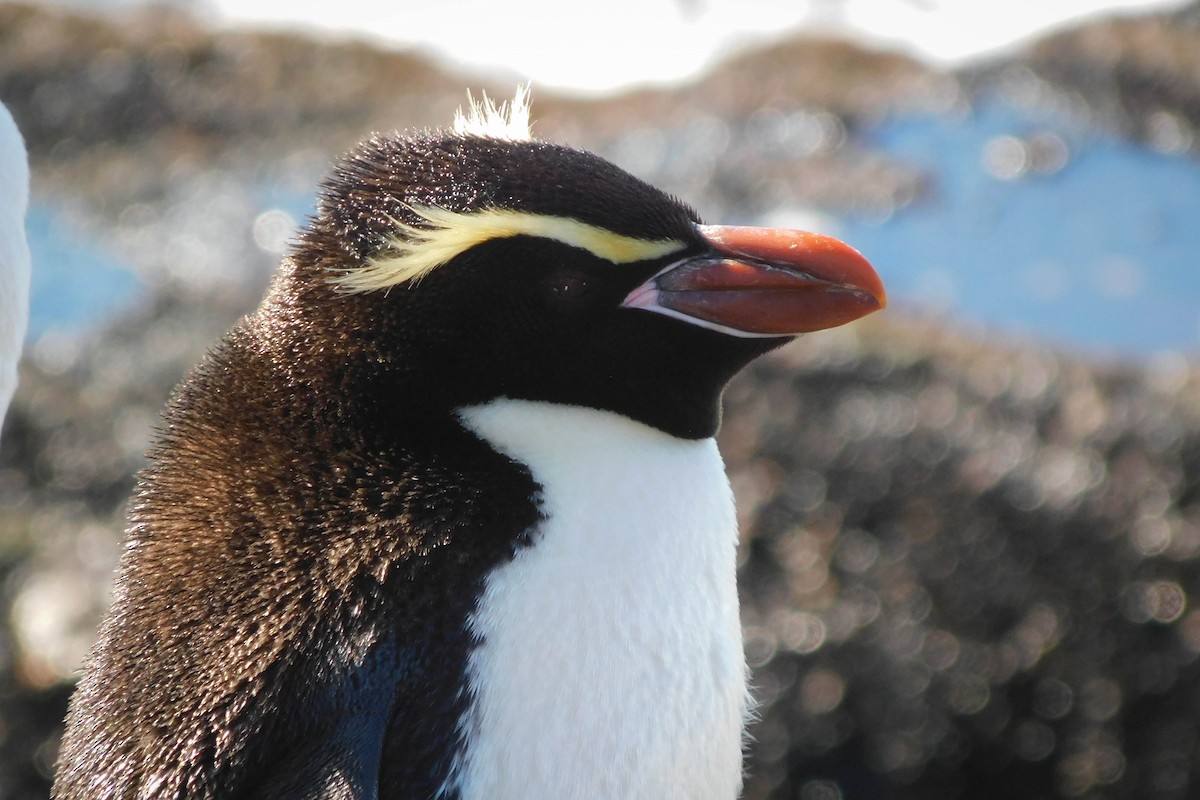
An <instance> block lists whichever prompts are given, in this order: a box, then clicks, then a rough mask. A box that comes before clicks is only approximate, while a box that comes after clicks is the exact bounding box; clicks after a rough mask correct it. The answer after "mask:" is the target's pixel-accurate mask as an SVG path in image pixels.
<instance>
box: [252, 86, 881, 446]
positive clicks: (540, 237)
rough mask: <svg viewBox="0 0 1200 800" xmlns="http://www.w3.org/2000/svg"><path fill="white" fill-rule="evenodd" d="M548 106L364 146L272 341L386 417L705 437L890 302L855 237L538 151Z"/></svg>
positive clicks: (293, 259) (285, 273)
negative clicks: (755, 372) (502, 416)
mask: <svg viewBox="0 0 1200 800" xmlns="http://www.w3.org/2000/svg"><path fill="white" fill-rule="evenodd" d="M526 113H527V109H526V106H525V105H524V103H523V102H522V97H521V94H520V93H518V98H517V100H516V101H515V102H514V106H513V108H512V109H511V110H507V109H502V110H498V109H496V108H494V107H493V106H491V104H490V103H488V104H486V105H485V106H483V107H476V108H475V109H474V110H473V112H472V114H471V115H470V116H467V117H460V119H459V120H458V121H457V123H456V127H455V130H453V131H449V132H432V133H422V134H418V135H412V136H374V137H372V138H370V139H368V140H366V141H365V142H363V143H362V144H360V145H359V147H358V148H357V149H356V150H355V151H353V152H352V153H350V154H349V155H348V156H346V157H345V158H344V159H343V160H342V161H341V162H340V163H339V164H338V165H337V166H336V167H335V169H334V171H333V173H332V175H331V176H330V177H329V178H328V179H327V180H326V182H325V184H324V186H323V190H322V193H321V196H320V201H319V205H318V211H317V213H316V215H315V217H314V219H313V220H312V221H311V223H310V225H309V227H308V229H307V230H306V231H305V232H303V233H302V234H301V236H300V238H299V240H298V242H297V244H296V246H295V248H294V250H293V252H292V254H291V255H290V256H289V257H288V259H287V260H286V261H285V264H284V268H283V269H282V270H281V274H280V277H279V278H278V279H277V281H276V283H275V285H274V287H273V289H272V291H271V292H269V293H268V297H267V299H266V301H265V302H264V307H263V310H264V311H265V312H268V313H263V312H262V311H260V314H259V320H260V326H259V327H260V329H261V330H263V331H265V333H266V335H268V336H273V337H287V338H289V339H290V343H289V351H290V352H291V353H292V354H293V356H297V357H300V358H303V359H305V360H306V361H307V362H308V363H310V364H311V366H312V368H313V369H316V370H317V371H318V372H319V373H320V374H321V375H322V376H323V378H324V380H326V381H328V380H333V381H335V382H336V383H337V384H338V385H339V387H340V389H341V390H342V391H341V392H340V395H339V396H340V397H342V398H343V400H342V402H345V403H355V404H358V405H360V406H361V407H362V409H364V410H365V411H366V412H368V413H371V414H373V415H376V416H386V415H388V414H396V413H399V412H401V411H403V412H404V413H406V414H411V413H429V412H434V411H438V410H453V409H457V408H461V407H465V406H470V405H476V404H480V403H485V402H487V401H489V400H492V399H496V398H500V397H510V398H517V399H529V400H544V401H549V402H556V403H567V404H574V405H582V406H588V407H595V408H599V409H604V410H609V411H613V412H616V413H619V414H623V415H626V416H629V417H632V418H634V419H636V420H639V421H641V422H644V423H646V424H648V425H651V426H653V427H656V428H659V429H660V430H663V431H665V432H667V433H669V434H672V435H675V436H680V437H685V438H700V437H705V436H711V435H712V434H713V433H715V431H716V429H717V427H718V425H719V420H720V396H721V392H722V390H723V388H724V386H725V384H726V383H727V382H728V380H729V379H730V378H731V377H732V376H733V375H734V374H735V373H736V372H737V371H738V370H739V369H741V368H742V367H743V366H745V365H746V364H747V363H748V362H750V361H751V360H753V359H754V358H756V357H757V356H759V355H762V354H763V353H765V352H767V351H769V350H771V349H773V348H775V347H778V346H780V345H781V344H784V343H785V342H787V341H789V340H790V339H792V338H793V337H794V336H796V335H798V334H800V333H804V332H807V331H812V330H818V329H821V328H828V327H832V326H835V325H840V324H842V323H845V322H849V321H851V320H853V319H856V318H858V317H860V316H863V315H864V314H867V313H870V312H872V311H875V310H877V309H879V308H881V307H882V306H883V305H884V303H885V297H884V291H883V287H882V284H881V283H880V281H879V278H878V276H877V275H876V274H875V272H874V270H872V269H871V267H870V266H869V265H868V264H867V262H866V261H865V260H864V259H863V258H862V257H861V256H860V255H858V254H857V253H856V252H854V251H853V250H851V249H850V248H849V247H847V246H846V245H843V244H841V243H840V242H837V241H836V240H833V239H829V238H828V237H822V236H818V235H816V234H809V233H803V232H798V231H779V230H771V229H759V228H732V227H720V226H707V225H704V224H702V223H701V221H700V219H699V218H698V216H697V214H696V213H695V212H694V211H693V210H692V209H691V208H689V207H688V206H687V205H685V204H683V203H682V202H680V201H679V200H677V199H675V198H673V197H671V196H669V195H667V194H665V193H663V192H661V191H659V190H658V189H656V188H654V187H652V186H650V185H648V184H646V183H644V182H643V181H641V180H639V179H637V178H635V177H634V176H632V175H630V174H629V173H627V172H625V171H623V170H622V169H620V168H618V167H617V166H615V165H613V164H611V163H609V162H607V161H605V160H604V159H602V158H599V157H597V156H595V155H593V154H591V153H587V152H584V151H581V150H576V149H572V148H570V147H565V146H562V145H558V144H552V143H549V142H544V141H537V140H533V139H532V138H530V137H529V136H528V133H527V127H525V125H524V124H523V119H524V118H525V116H524V115H525V114H526ZM267 320H269V321H270V324H266V321H267ZM301 371H302V370H301Z"/></svg>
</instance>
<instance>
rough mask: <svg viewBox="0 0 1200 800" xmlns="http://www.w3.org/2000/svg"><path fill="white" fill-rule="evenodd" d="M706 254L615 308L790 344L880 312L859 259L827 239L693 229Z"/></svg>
mask: <svg viewBox="0 0 1200 800" xmlns="http://www.w3.org/2000/svg"><path fill="white" fill-rule="evenodd" d="M696 228H697V230H698V231H699V233H700V236H701V237H702V238H703V239H704V241H705V242H707V244H708V250H707V251H705V252H702V253H700V254H698V255H695V256H691V257H689V258H686V259H684V260H682V261H678V262H676V263H674V264H672V265H670V266H669V267H667V268H666V269H664V270H662V271H661V272H659V273H658V274H657V275H655V276H654V277H653V278H651V279H650V280H648V281H646V282H645V283H643V284H642V285H641V286H639V287H637V288H636V289H634V290H633V291H632V292H630V293H629V295H628V296H627V297H626V298H625V300H624V302H623V303H622V304H621V305H622V306H623V307H625V308H641V309H645V310H646V311H654V312H657V313H659V314H665V315H667V316H670V317H675V318H677V319H681V320H683V321H685V322H690V323H692V324H694V325H699V326H701V327H704V328H709V329H712V330H716V331H720V332H721V333H727V334H731V335H733V336H741V337H748V338H758V337H776V336H795V335H797V334H800V333H808V332H809V331H819V330H823V329H825V328H833V327H836V326H838V325H844V324H845V323H847V322H852V321H853V320H856V319H858V318H859V317H863V316H866V315H867V314H870V313H872V312H874V311H878V310H880V309H881V308H883V307H884V306H886V305H887V294H886V292H885V291H884V288H883V281H881V280H880V279H879V275H878V274H877V273H876V272H875V270H874V269H873V268H872V267H871V265H870V264H869V263H867V260H866V259H865V258H863V257H862V255H861V254H859V252H858V251H857V250H855V249H854V248H852V247H850V246H849V245H846V244H843V243H842V242H840V241H838V240H837V239H833V238H831V237H829V236H821V235H820V234H816V233H808V232H807V231H791V230H778V229H775V228H742V227H729V226H722V225H698V226H696Z"/></svg>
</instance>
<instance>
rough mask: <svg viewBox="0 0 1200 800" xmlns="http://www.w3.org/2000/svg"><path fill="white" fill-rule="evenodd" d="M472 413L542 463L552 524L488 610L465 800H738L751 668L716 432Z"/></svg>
mask: <svg viewBox="0 0 1200 800" xmlns="http://www.w3.org/2000/svg"><path fill="white" fill-rule="evenodd" d="M462 418H463V420H464V422H465V423H466V424H467V425H468V426H469V427H470V428H472V429H473V430H475V431H476V432H477V433H478V434H479V435H481V436H482V437H483V438H485V439H486V440H488V441H489V442H490V443H492V444H493V446H495V447H496V448H497V449H499V450H500V451H502V452H504V453H505V454H507V455H509V456H510V457H512V458H514V459H516V460H518V461H520V462H522V463H524V464H526V465H527V466H528V467H529V469H530V470H531V472H532V473H533V477H534V478H535V479H536V480H537V481H538V482H539V483H540V484H541V486H542V487H543V494H542V501H543V511H544V513H545V515H546V519H545V521H544V522H543V523H542V524H541V525H540V526H539V528H538V530H537V532H536V536H535V540H534V544H533V545H532V546H530V547H526V548H523V549H522V550H520V551H519V552H518V553H517V555H516V557H515V558H514V560H513V561H512V562H511V563H509V564H507V565H505V566H503V567H500V568H498V569H497V570H496V571H495V572H493V573H492V574H491V575H489V576H488V579H487V583H486V588H485V590H484V593H483V596H482V598H481V600H480V603H479V607H478V611H477V613H476V614H475V616H474V617H473V618H472V620H471V624H472V626H473V630H474V632H475V633H476V634H477V635H478V636H479V638H480V641H481V646H480V647H479V648H478V649H477V650H476V651H475V652H474V653H473V655H472V656H471V658H470V661H469V664H468V678H469V685H470V687H471V693H472V706H471V709H470V711H469V713H468V714H467V717H466V718H465V719H464V720H463V723H462V733H463V737H464V743H465V748H464V755H463V756H462V758H461V759H460V761H459V763H458V764H456V771H455V774H454V775H453V776H452V777H451V780H450V782H449V786H457V787H458V788H459V789H460V790H461V793H462V796H463V798H464V800H483V798H488V800H503V798H523V799H528V798H535V799H536V798H555V800H571V798H579V800H584V798H586V799H587V800H602V799H604V798H613V799H614V800H616V799H617V798H620V800H638V798H645V800H670V799H671V798H681V800H682V798H687V800H705V799H706V798H711V799H712V800H733V798H735V797H736V796H737V794H738V791H739V789H740V787H741V773H742V729H743V723H744V717H745V715H746V709H747V700H746V673H745V663H744V659H743V656H742V639H741V629H740V626H739V621H738V602H737V587H736V583H735V575H734V569H735V546H736V522H735V517H734V510H733V499H732V495H731V493H730V489H729V482H728V480H727V478H726V476H725V470H724V465H723V464H722V462H721V457H720V454H719V453H718V452H717V448H716V443H715V442H714V441H713V440H711V439H707V440H702V441H684V440H680V439H676V438H674V437H671V436H667V435H666V434H663V433H661V432H659V431H657V430H654V429H651V428H649V427H646V426H644V425H641V424H639V423H636V422H633V421H631V420H629V419H626V418H625V417H621V416H618V415H615V414H610V413H606V412H600V411H595V410H591V409H584V408H579V407H573V406H560V405H552V404H546V403H534V402H528V401H513V400H501V401H497V402H494V403H489V404H488V405H486V406H480V407H475V408H471V409H467V410H465V411H464V412H463V413H462ZM449 786H448V788H449Z"/></svg>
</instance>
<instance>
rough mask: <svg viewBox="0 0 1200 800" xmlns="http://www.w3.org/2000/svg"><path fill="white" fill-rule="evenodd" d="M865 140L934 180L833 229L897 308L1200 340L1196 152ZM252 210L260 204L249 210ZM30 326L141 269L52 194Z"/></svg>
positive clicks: (75, 308) (1078, 331)
mask: <svg viewBox="0 0 1200 800" xmlns="http://www.w3.org/2000/svg"><path fill="white" fill-rule="evenodd" d="M1047 132H1050V133H1052V134H1053V135H1054V136H1055V137H1056V139H1055V141H1057V142H1059V143H1060V144H1065V146H1066V152H1067V154H1068V155H1067V157H1066V159H1065V161H1064V162H1062V163H1061V168H1059V169H1057V170H1055V171H1051V172H1044V173H1039V172H1037V171H1033V172H1030V173H1029V174H1027V175H1025V176H1024V177H1019V178H1015V179H1009V180H1006V179H1003V178H999V177H996V176H995V175H994V174H993V172H995V170H992V171H991V172H989V170H988V169H986V168H985V166H984V153H985V151H986V150H987V148H988V147H989V144H995V142H996V141H997V139H998V137H1005V136H1015V137H1029V136H1031V135H1033V134H1045V133H1047ZM862 135H863V137H864V138H865V139H866V140H867V141H866V143H867V144H868V145H870V146H871V147H873V148H877V149H879V150H881V151H882V152H884V153H886V154H888V155H889V156H890V157H891V158H893V159H895V160H896V161H899V162H902V163H906V164H910V165H912V166H914V167H916V168H918V169H919V170H921V171H922V172H923V173H924V174H926V175H927V176H928V177H929V179H930V187H929V188H930V190H929V191H928V192H927V196H925V197H923V198H920V199H918V200H917V201H916V202H913V203H911V204H909V205H906V206H903V207H901V208H899V209H898V210H896V211H895V212H894V213H892V214H891V215H890V216H887V217H886V219H883V220H882V221H880V219H879V218H878V217H876V218H874V219H866V218H862V217H858V216H854V215H848V216H847V217H846V218H844V219H842V220H840V221H839V233H840V235H842V236H843V238H845V239H846V240H847V241H848V242H850V243H851V244H853V245H854V246H855V247H857V248H858V249H860V250H861V251H863V253H865V254H866V255H867V257H868V258H870V259H871V261H872V262H873V263H874V264H875V265H876V267H877V268H878V269H879V271H880V273H881V274H882V275H883V277H884V281H885V283H886V284H887V286H888V290H889V294H890V296H891V298H892V300H893V305H894V307H895V308H902V307H905V306H908V307H920V308H925V309H934V310H936V311H937V312H938V313H945V314H946V315H948V316H951V317H956V318H959V319H963V320H967V321H971V322H975V323H981V324H984V325H986V326H988V327H990V328H995V329H999V330H1002V331H1010V332H1019V333H1023V334H1028V335H1032V336H1036V337H1039V338H1044V339H1048V340H1050V341H1052V342H1055V343H1057V344H1059V345H1063V346H1067V347H1070V348H1073V349H1076V350H1082V351H1085V352H1092V353H1118V354H1125V355H1133V356H1145V355H1149V354H1153V353H1155V352H1161V351H1164V350H1181V351H1184V352H1188V353H1192V354H1197V353H1200V163H1198V162H1196V161H1195V160H1192V159H1190V158H1186V157H1179V156H1169V155H1164V154H1162V153H1158V152H1155V151H1153V150H1151V149H1149V148H1147V147H1145V146H1142V145H1139V144H1135V143H1131V142H1127V141H1123V140H1120V139H1117V138H1115V137H1111V136H1107V135H1102V134H1097V133H1094V132H1089V131H1087V130H1085V129H1083V128H1081V127H1079V126H1078V125H1076V124H1074V123H1072V122H1071V121H1070V120H1064V119H1060V118H1055V117H1053V116H1050V115H1045V116H1039V115H1038V114H1036V113H1034V112H1031V111H1028V110H1025V109H1017V108H1013V107H1011V106H1007V105H1004V104H1002V103H998V102H994V103H988V104H984V105H982V106H981V107H980V108H978V109H976V110H975V111H974V112H973V113H971V114H969V115H965V116H957V117H933V116H914V117H897V118H893V119H889V120H886V121H884V122H883V123H881V124H880V125H878V126H876V127H873V128H871V129H869V130H867V131H866V132H865V133H863V134H862ZM261 195H262V196H261V198H260V199H259V201H258V202H259V203H260V205H261V209H260V210H261V211H265V210H268V209H271V208H280V209H283V210H284V211H286V212H288V213H289V215H291V216H292V218H293V219H296V220H300V219H302V218H303V216H304V214H305V213H306V212H307V211H308V210H309V209H310V207H311V204H312V198H311V197H309V196H303V195H298V194H297V193H295V192H292V191H288V190H284V189H279V188H276V187H264V189H263V190H262V192H261ZM256 213H257V212H256ZM29 227H30V236H31V249H32V250H33V254H34V263H35V272H34V287H33V311H32V321H31V329H32V334H31V335H32V336H33V337H36V336H38V335H39V334H40V333H42V332H44V331H46V330H48V329H49V328H51V327H66V328H73V329H82V328H85V327H87V326H90V325H93V324H95V323H96V322H97V321H99V320H101V319H103V318H104V317H105V316H106V315H108V314H111V313H113V312H114V310H115V309H119V308H121V306H122V304H123V303H127V302H129V301H130V298H131V297H132V296H133V295H134V294H135V292H136V291H137V286H138V283H137V281H136V280H135V279H134V278H133V277H132V276H131V274H130V273H129V272H128V271H126V270H124V269H122V268H121V265H120V263H119V262H118V261H117V259H115V258H113V257H111V256H109V255H106V254H105V253H104V252H103V249H102V248H99V247H98V246H96V245H95V243H94V242H89V241H87V240H86V239H83V238H81V237H79V236H78V235H77V234H75V233H73V232H72V231H71V230H70V229H69V228H68V227H67V226H66V224H65V223H63V222H61V221H60V220H58V219H57V218H56V217H55V215H54V213H53V211H52V210H51V209H46V208H35V209H34V211H33V213H32V214H31V217H30V226H29Z"/></svg>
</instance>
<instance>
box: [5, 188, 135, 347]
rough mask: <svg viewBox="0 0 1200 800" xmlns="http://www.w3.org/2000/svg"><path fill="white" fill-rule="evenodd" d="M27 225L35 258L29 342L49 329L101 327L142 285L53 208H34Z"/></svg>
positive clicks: (31, 285) (31, 290) (114, 258)
mask: <svg viewBox="0 0 1200 800" xmlns="http://www.w3.org/2000/svg"><path fill="white" fill-rule="evenodd" d="M25 225H26V232H27V234H28V236H29V250H30V255H31V256H32V257H33V274H32V277H31V279H30V295H31V303H30V308H29V337H30V340H31V341H33V340H34V339H35V338H36V337H38V336H40V335H41V334H42V333H45V332H46V331H47V330H50V329H51V328H64V327H65V328H69V329H80V328H85V327H88V326H90V325H94V324H97V323H99V322H101V321H102V320H104V319H106V318H107V317H108V316H109V315H111V314H112V313H113V312H114V311H115V310H117V309H120V308H121V307H122V306H123V305H125V304H127V303H129V302H131V301H132V299H133V296H134V294H135V293H136V292H137V290H138V289H139V288H140V286H141V283H140V281H138V279H137V278H135V277H134V276H133V273H131V272H130V271H129V270H128V269H125V267H124V265H123V264H122V263H121V262H120V261H119V260H118V259H117V258H116V257H115V256H112V255H111V254H109V253H106V252H105V251H104V249H103V248H102V247H98V246H97V245H96V243H95V242H93V241H90V240H89V239H88V238H86V237H85V236H84V235H83V234H81V233H80V232H79V231H78V230H76V229H75V228H74V227H72V226H71V225H70V224H69V223H68V222H66V221H65V220H63V219H61V218H60V217H59V215H57V214H56V213H55V212H54V210H53V209H50V208H46V207H44V206H37V205H35V206H34V207H33V208H31V209H30V210H29V216H28V218H27V219H26V223H25Z"/></svg>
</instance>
